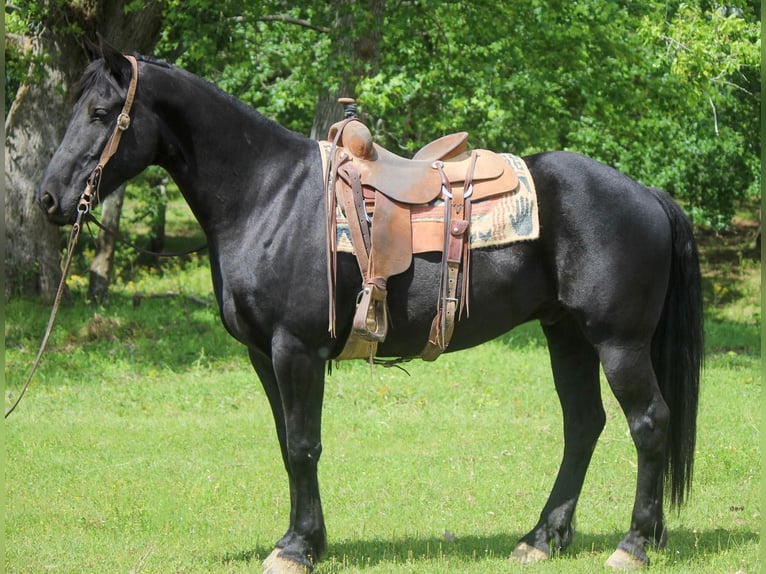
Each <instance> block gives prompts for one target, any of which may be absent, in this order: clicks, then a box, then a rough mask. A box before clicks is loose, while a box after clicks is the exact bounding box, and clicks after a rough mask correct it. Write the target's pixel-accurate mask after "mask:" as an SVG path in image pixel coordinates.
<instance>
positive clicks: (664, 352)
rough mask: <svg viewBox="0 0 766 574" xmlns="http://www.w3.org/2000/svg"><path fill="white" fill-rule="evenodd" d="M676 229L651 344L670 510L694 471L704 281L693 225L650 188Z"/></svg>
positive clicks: (685, 494)
mask: <svg viewBox="0 0 766 574" xmlns="http://www.w3.org/2000/svg"><path fill="white" fill-rule="evenodd" d="M652 192H653V193H654V195H655V196H656V197H657V199H658V200H659V202H660V203H661V204H662V207H663V209H664V210H665V212H666V214H667V216H668V219H669V220H670V226H671V230H672V241H673V246H672V256H671V264H670V279H669V281H668V290H667V294H666V296H665V307H664V309H663V311H662V317H661V318H660V323H659V325H658V326H657V330H656V332H655V333H654V338H653V340H652V363H653V365H654V370H655V374H656V375H657V381H658V383H659V386H660V390H661V392H662V396H663V397H664V399H665V402H666V403H667V405H668V407H669V408H670V429H669V432H670V436H669V440H668V463H667V468H666V469H665V479H666V483H667V486H669V488H670V502H671V506H672V507H675V508H678V507H680V506H681V505H682V504H683V503H684V501H685V500H686V499H687V498H688V495H689V489H690V487H691V480H692V470H693V466H694V444H695V438H696V429H697V402H698V398H699V381H700V369H701V367H702V361H703V353H704V349H703V325H702V285H701V283H702V281H701V277H700V266H699V257H698V254H697V244H696V242H695V241H694V235H693V232H692V226H691V223H690V222H689V220H688V219H687V218H686V216H685V215H684V213H683V211H681V208H680V207H679V206H678V204H676V203H675V201H673V199H672V198H671V197H670V196H669V195H668V194H667V193H665V192H663V191H660V190H657V189H652Z"/></svg>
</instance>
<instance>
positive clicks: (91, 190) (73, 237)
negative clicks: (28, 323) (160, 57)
mask: <svg viewBox="0 0 766 574" xmlns="http://www.w3.org/2000/svg"><path fill="white" fill-rule="evenodd" d="M125 58H126V59H127V60H128V61H129V62H130V65H131V67H132V69H133V76H132V77H131V79H130V85H129V86H128V93H127V95H126V96H125V103H124V104H123V106H122V111H121V112H120V115H119V116H118V117H117V125H116V126H115V127H114V131H113V132H112V135H111V136H109V139H108V140H107V142H106V145H105V146H104V150H103V151H102V152H101V158H100V159H99V160H98V164H97V165H96V168H95V169H94V170H93V172H92V173H91V174H90V177H88V182H87V183H86V185H85V190H84V191H83V192H82V195H81V196H80V201H79V203H78V204H77V219H76V220H75V222H74V224H73V225H72V231H71V232H70V234H69V242H68V243H67V257H66V260H65V262H64V267H63V270H62V272H61V282H60V283H59V286H58V290H57V291H56V298H55V299H54V300H53V309H51V316H50V318H49V319H48V326H47V327H46V329H45V334H44V335H43V340H42V342H41V343H40V349H39V350H38V351H37V357H35V361H34V363H32V369H31V371H30V372H29V375H28V376H27V379H26V381H24V386H23V387H21V392H20V393H19V396H18V397H16V401H15V402H14V403H13V405H11V408H9V409H8V410H7V411H6V413H5V417H4V418H6V419H7V418H8V417H9V416H10V414H11V413H12V412H13V411H14V410H16V407H17V406H19V403H20V402H21V399H22V398H23V397H24V395H25V394H26V392H27V389H28V388H29V384H30V383H31V382H32V377H33V376H34V374H35V372H36V371H37V368H38V367H39V366H40V361H41V360H42V357H43V353H44V352H45V348H46V347H47V346H48V339H49V338H50V336H51V332H52V331H53V325H54V323H55V321H56V315H57V314H58V310H59V306H60V305H61V299H62V298H63V297H64V289H65V288H66V278H67V275H69V267H70V266H71V264H72V256H73V255H74V248H75V245H77V240H78V238H79V237H80V231H81V230H82V221H83V218H84V217H85V216H86V215H87V214H88V213H90V211H91V210H92V208H93V199H94V197H95V198H96V199H98V190H99V187H100V185H101V173H102V172H103V171H104V167H105V166H106V164H107V163H109V160H110V159H112V156H114V154H115V153H116V152H117V148H118V147H119V145H120V139H121V138H122V133H123V132H124V131H126V130H127V129H128V128H129V127H130V109H131V108H132V107H133V100H134V99H135V97H136V87H137V86H138V61H137V60H136V58H135V57H133V56H125Z"/></svg>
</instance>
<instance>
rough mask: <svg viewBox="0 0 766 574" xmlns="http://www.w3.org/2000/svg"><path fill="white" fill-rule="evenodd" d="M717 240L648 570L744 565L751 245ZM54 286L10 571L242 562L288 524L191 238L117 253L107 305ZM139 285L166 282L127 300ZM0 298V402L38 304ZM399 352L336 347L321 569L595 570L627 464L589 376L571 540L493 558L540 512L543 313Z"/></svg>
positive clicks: (18, 374)
mask: <svg viewBox="0 0 766 574" xmlns="http://www.w3.org/2000/svg"><path fill="white" fill-rule="evenodd" d="M735 239H736V238H735ZM735 239H732V241H734V240H735ZM721 244H722V243H721V241H719V240H715V241H710V245H711V247H710V248H709V249H708V250H706V255H705V275H706V277H705V294H706V319H707V323H706V336H707V339H706V346H707V362H706V368H705V371H704V374H703V381H702V396H701V402H700V415H699V423H698V426H699V436H698V452H697V463H696V468H695V483H694V488H693V491H692V498H691V501H690V503H689V504H688V505H687V506H686V507H685V508H684V509H683V510H682V512H681V513H680V514H669V516H668V526H669V528H670V540H669V543H668V547H667V548H666V549H665V550H662V551H658V552H652V553H651V555H650V557H651V559H652V569H651V570H652V572H658V573H659V572H673V573H677V572H689V573H694V574H701V573H719V574H720V573H732V574H734V573H737V572H743V573H758V572H760V570H761V561H760V557H759V551H758V548H759V542H760V524H761V516H760V515H761V507H760V482H761V464H760V461H761V455H760V441H759V428H760V417H761V384H760V371H761V366H760V333H759V332H760V301H759V294H760V264H759V263H757V262H754V261H752V260H750V259H749V258H748V257H746V256H742V255H741V253H742V251H743V250H740V256H739V257H738V258H737V257H736V256H732V255H731V253H730V251H731V249H729V250H721V251H720V252H719V251H718V249H719V247H720V246H721ZM731 257H735V260H731ZM70 285H71V286H72V289H73V293H74V302H73V303H72V305H70V306H68V307H66V308H64V309H63V310H62V312H61V315H60V319H59V322H58V325H57V328H56V330H55V333H54V335H53V337H52V342H51V349H50V351H49V352H48V354H47V355H46V357H45V359H44V361H43V364H42V366H41V368H40V371H39V374H38V375H37V377H36V379H35V383H34V384H33V385H32V387H31V389H30V392H29V394H28V396H27V397H26V398H25V401H24V402H23V403H22V405H21V407H20V408H19V410H18V412H17V413H15V414H14V415H12V417H11V418H9V419H8V420H7V422H6V424H5V442H6V451H7V452H6V454H7V465H6V487H5V504H6V508H5V511H6V517H5V552H6V556H5V567H6V571H7V572H9V573H23V572H29V573H40V572H56V573H82V572H88V573H99V574H101V573H125V574H127V573H129V572H130V573H139V572H140V573H150V572H151V573H202V572H205V573H234V572H259V571H260V567H259V561H260V560H262V559H263V558H264V557H265V556H266V555H268V553H269V552H270V551H271V548H272V545H273V542H274V541H275V540H276V539H277V538H278V537H279V536H280V535H281V534H282V533H283V532H284V529H285V528H286V526H287V514H288V510H289V496H288V492H287V483H286V477H285V474H284V471H283V469H282V464H281V460H280V456H279V451H278V446H277V441H276V436H275V432H274V430H273V423H272V420H271V415H270V413H269V409H268V406H267V402H266V399H265V397H264V395H263V392H262V390H261V388H260V384H259V382H258V381H257V379H256V377H255V376H254V374H253V373H252V371H251V369H250V367H249V363H248V361H247V358H246V353H245V351H244V349H243V348H242V347H240V346H239V345H238V344H237V343H235V342H234V341H233V340H232V339H230V338H229V337H228V335H227V334H226V333H225V332H224V330H223V328H222V327H221V326H220V322H219V319H218V315H217V311H216V309H215V306H214V304H213V301H212V296H211V294H210V281H209V277H208V272H207V269H206V267H205V261H204V258H196V257H193V258H190V259H187V260H186V262H184V263H183V264H179V263H173V264H171V266H170V267H168V268H165V269H164V270H163V271H162V272H159V271H157V270H153V271H152V270H147V269H143V268H142V269H138V268H136V269H134V271H133V273H132V274H131V275H130V276H129V278H126V279H125V280H123V281H120V282H119V283H118V284H117V285H116V286H115V289H114V291H113V296H112V299H111V302H110V304H109V305H108V306H107V307H101V308H94V307H91V306H88V305H87V304H86V303H85V302H84V301H83V298H84V295H83V293H84V291H85V283H84V280H83V279H82V277H80V276H75V277H73V278H72V279H71V280H70ZM136 293H144V294H147V295H150V294H167V293H175V294H177V296H172V297H165V298H152V297H144V298H142V299H140V301H139V302H140V305H138V306H136V305H135V303H136V298H135V295H136ZM187 296H189V297H187ZM191 297H193V298H191ZM198 299H202V300H204V301H206V302H207V304H201V303H200V301H198ZM5 314H6V325H5V337H6V352H5V368H6V372H5V376H6V400H8V398H10V397H15V396H16V394H17V392H18V389H19V387H20V384H21V382H22V380H23V378H24V376H25V374H26V371H27V369H28V367H29V365H30V364H31V362H32V359H33V358H34V354H35V352H36V348H37V344H38V342H39V338H40V337H41V334H42V332H43V330H44V327H45V323H46V321H47V314H48V308H47V307H46V306H44V305H42V304H40V303H38V302H35V301H29V300H23V299H13V300H11V301H10V302H9V303H7V305H6V309H5ZM407 369H408V370H409V372H410V376H407V375H406V374H404V373H403V372H401V371H399V370H396V369H390V370H387V369H382V368H376V369H374V370H373V371H371V370H370V369H369V367H367V366H366V365H365V364H364V363H361V362H359V363H349V364H344V365H341V366H340V367H339V368H336V369H335V371H334V373H333V375H332V376H331V377H329V379H328V383H327V390H326V403H325V405H326V406H325V416H324V421H325V424H324V437H323V443H324V455H323V459H322V463H321V465H320V481H321V485H322V491H323V502H324V507H325V513H326V518H327V528H328V538H329V552H328V555H327V556H326V557H325V559H324V561H323V562H322V563H321V565H320V567H319V568H317V570H316V572H317V574H329V573H352V572H364V573H384V572H385V573H389V572H390V573H415V574H421V573H423V574H425V573H432V572H433V573H436V572H439V573H443V572H460V573H463V572H465V573H493V572H504V573H506V572H521V571H523V572H531V573H537V572H540V573H543V572H545V573H549V572H550V573H554V572H567V573H580V572H581V573H586V572H587V573H590V572H594V571H600V570H601V569H602V568H603V566H602V565H603V562H604V560H605V559H606V558H607V556H608V555H609V554H610V553H611V552H612V550H613V549H614V547H615V546H616V544H617V543H618V542H619V540H620V539H621V538H622V536H623V535H624V532H625V531H626V530H627V528H628V526H629V520H630V509H631V506H632V500H633V494H634V484H635V468H636V466H635V453H634V449H633V446H632V442H631V440H630V437H629V435H628V431H627V425H626V423H625V419H624V417H623V415H622V413H621V412H620V410H619V407H618V406H617V404H616V402H615V401H614V399H613V397H612V395H611V393H610V392H609V391H608V389H607V388H606V386H604V392H603V394H604V400H605V404H606V408H607V413H608V422H607V428H606V429H605V431H604V434H603V435H602V438H601V440H600V442H599V445H598V448H597V450H596V452H595V455H594V459H593V462H592V464H591V468H590V472H589V474H588V477H587V479H586V483H585V489H584V492H583V495H582V498H581V502H580V505H579V508H578V515H577V531H578V534H577V536H576V538H575V543H574V545H573V546H572V547H571V548H570V549H569V551H567V552H566V553H565V554H564V555H561V556H557V557H555V558H554V559H553V560H550V561H548V562H547V563H544V564H540V565H535V566H530V567H520V566H517V565H514V564H512V563H510V562H509V561H508V560H507V556H508V555H509V553H510V551H511V550H512V549H513V546H514V544H515V541H516V539H517V538H518V537H520V536H521V535H523V534H524V533H526V532H527V530H529V529H530V528H531V527H532V526H533V525H534V523H535V522H536V519H537V515H538V513H539V511H540V509H541V508H542V505H543V504H544V502H545V499H546V497H547V494H548V491H549V489H550V487H551V485H552V482H553V478H554V476H555V472H556V470H557V468H558V462H559V457H560V454H561V448H562V439H561V415H560V408H559V406H558V401H557V399H556V396H555V392H554V389H553V384H552V380H551V375H550V366H549V363H548V358H547V351H546V348H545V344H544V340H543V337H542V334H541V332H540V330H539V327H537V326H536V325H528V326H524V327H522V328H520V329H517V330H516V331H513V332H512V333H511V334H509V335H507V336H505V337H503V338H501V339H498V340H496V341H493V342H491V343H489V344H486V345H484V346H482V347H479V348H476V349H473V350H470V351H466V352H463V353H459V354H456V355H447V356H444V357H442V358H440V359H439V360H438V361H437V362H436V363H435V364H433V365H426V364H424V363H421V362H414V363H411V364H410V365H408V367H407Z"/></svg>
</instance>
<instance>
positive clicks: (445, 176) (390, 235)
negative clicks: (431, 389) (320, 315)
mask: <svg viewBox="0 0 766 574" xmlns="http://www.w3.org/2000/svg"><path fill="white" fill-rule="evenodd" d="M341 102H342V103H344V105H345V108H346V119H344V120H342V121H340V122H337V123H336V124H334V125H333V126H332V127H331V128H330V131H329V135H328V140H329V141H328V142H326V143H325V149H328V150H329V152H328V153H326V154H323V159H325V164H326V165H325V186H326V196H327V228H328V237H327V247H328V254H329V257H328V282H329V285H330V331H331V332H332V334H333V336H334V334H335V310H334V300H335V270H336V260H337V245H336V242H337V236H336V234H337V231H336V221H337V219H336V211H337V209H338V207H340V209H341V210H342V213H343V215H345V218H346V219H347V221H348V226H349V231H350V235H351V242H352V244H353V248H354V254H355V255H356V258H357V262H358V264H359V269H360V271H361V274H362V290H361V293H360V296H359V298H358V302H357V306H356V311H355V313H354V320H353V324H352V328H351V334H350V335H349V338H348V340H347V342H346V345H345V347H344V349H343V351H342V352H341V354H340V355H339V357H338V360H343V359H352V358H370V359H371V358H372V357H373V356H374V355H375V352H376V349H377V345H378V343H381V342H383V341H384V340H385V338H386V334H387V332H388V310H387V307H386V295H387V289H386V285H387V281H388V279H389V278H390V277H392V276H394V275H397V274H399V273H403V272H404V271H406V270H407V269H408V268H409V266H410V265H411V264H412V257H413V254H414V253H422V252H427V251H441V252H442V253H443V254H444V255H443V257H442V268H441V277H440V285H439V296H438V300H437V302H436V316H435V317H434V320H433V322H432V325H431V331H430V333H429V336H428V341H427V342H426V344H425V347H424V348H423V351H422V352H421V355H420V357H421V358H422V359H424V360H427V361H433V360H435V359H436V358H437V357H438V356H439V355H440V354H441V353H442V352H443V351H444V350H445V349H446V348H447V345H448V344H449V342H450V339H451V337H452V333H453V331H454V326H455V320H456V315H457V318H459V317H460V316H462V312H463V310H465V311H466V313H468V311H469V305H468V286H469V284H470V222H471V203H472V202H474V201H479V200H481V199H485V198H489V197H491V196H495V195H499V194H503V193H511V192H514V191H515V190H516V189H517V188H518V187H519V179H518V177H517V175H516V173H515V171H514V170H513V169H511V168H510V166H509V165H508V164H507V163H506V161H505V160H504V159H503V158H502V157H500V156H499V155H497V154H495V153H494V152H491V151H487V150H483V149H477V150H473V151H470V152H466V142H467V139H468V134H467V133H465V132H459V133H454V134H450V135H447V136H444V137H442V138H439V139H437V140H435V141H433V142H431V143H429V144H427V145H426V146H424V147H423V148H422V149H420V150H419V151H418V152H417V153H416V154H415V155H414V156H413V158H412V159H405V158H403V157H400V156H398V155H396V154H394V153H392V152H390V151H388V150H386V149H384V148H383V147H381V146H380V145H378V144H376V143H375V142H373V140H372V134H371V133H370V130H369V129H368V128H367V126H365V125H364V124H363V123H362V122H361V121H360V120H359V119H358V118H357V117H356V113H355V110H356V106H355V104H354V103H353V100H347V99H344V100H341ZM329 142H332V144H331V145H330V143H329ZM437 200H441V201H443V202H444V218H443V219H444V223H443V224H442V223H441V222H440V223H439V224H438V225H419V226H417V227H415V228H413V225H412V218H411V210H412V209H413V208H414V207H416V206H424V205H428V204H433V203H434V202H436V201H437ZM413 229H415V230H416V232H415V233H414V234H413ZM461 267H462V272H463V278H462V288H461V293H460V294H459V295H458V293H457V287H458V282H459V281H458V278H459V273H460V270H461Z"/></svg>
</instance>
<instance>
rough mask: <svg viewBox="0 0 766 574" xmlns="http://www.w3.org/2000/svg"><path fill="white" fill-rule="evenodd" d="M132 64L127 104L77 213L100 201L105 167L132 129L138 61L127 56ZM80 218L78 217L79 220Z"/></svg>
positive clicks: (90, 207) (88, 183) (124, 105)
mask: <svg viewBox="0 0 766 574" xmlns="http://www.w3.org/2000/svg"><path fill="white" fill-rule="evenodd" d="M125 58H126V59H127V60H128V61H129V62H130V65H131V67H132V68H133V75H132V77H131V78H130V85H129V86H128V93H127V95H126V96H125V104H123V106H122V111H121V112H120V115H119V116H117V125H115V126H114V131H113V132H112V135H111V136H110V137H109V140H107V142H106V145H105V146H104V150H103V151H102V152H101V157H100V158H99V160H98V164H97V165H96V167H95V168H94V170H93V172H92V173H91V174H90V177H89V178H88V182H87V184H86V185H85V191H83V192H82V195H81V196H80V202H79V203H78V204H77V212H78V213H81V214H82V215H85V214H87V213H89V212H90V211H91V209H92V208H93V200H94V198H95V200H96V201H98V200H99V197H98V191H99V187H100V186H101V174H102V173H103V171H104V167H106V164H107V163H109V160H110V159H112V156H114V154H115V153H117V148H118V147H119V146H120V139H121V138H122V134H123V132H125V131H126V130H127V129H128V128H129V127H130V109H131V108H132V107H133V100H134V99H135V97H136V88H137V87H138V61H137V60H136V58H135V57H134V56H125ZM79 217H80V216H78V218H79Z"/></svg>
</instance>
